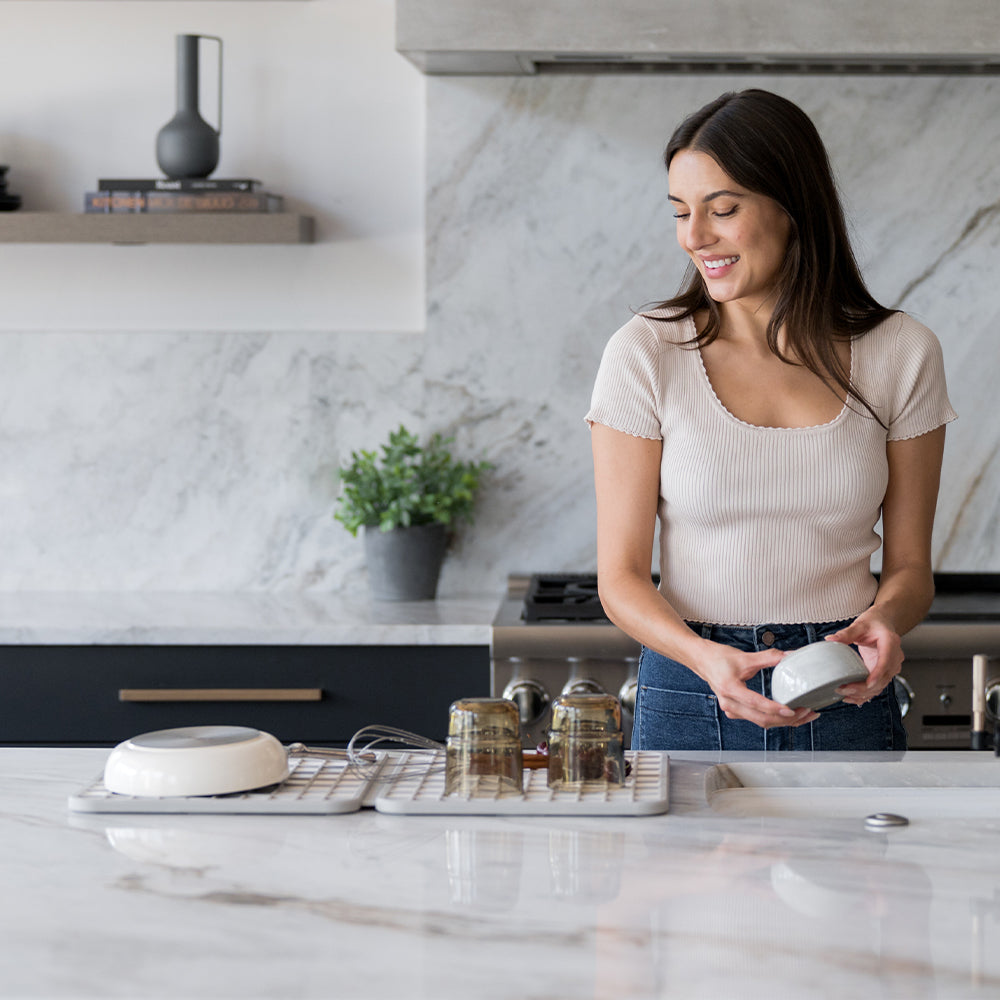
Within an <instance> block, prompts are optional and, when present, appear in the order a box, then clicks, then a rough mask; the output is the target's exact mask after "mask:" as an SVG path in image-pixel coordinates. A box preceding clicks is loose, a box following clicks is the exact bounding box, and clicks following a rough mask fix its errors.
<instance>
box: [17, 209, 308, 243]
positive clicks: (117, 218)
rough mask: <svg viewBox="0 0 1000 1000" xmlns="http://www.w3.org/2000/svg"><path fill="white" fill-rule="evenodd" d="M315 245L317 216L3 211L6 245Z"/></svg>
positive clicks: (288, 213)
mask: <svg viewBox="0 0 1000 1000" xmlns="http://www.w3.org/2000/svg"><path fill="white" fill-rule="evenodd" d="M312 242H313V219H312V216H309V215H297V214H295V213H294V212H260V213H257V212H246V213H243V212H232V213H229V212H205V213H203V214H197V215H195V214H189V213H183V214H182V213H177V214H170V213H165V214H163V215H158V214H156V215H149V214H145V213H141V214H135V215H129V214H121V215H116V214H113V213H111V214H108V215H101V214H84V213H80V212H0V243H126V244H128V243H312Z"/></svg>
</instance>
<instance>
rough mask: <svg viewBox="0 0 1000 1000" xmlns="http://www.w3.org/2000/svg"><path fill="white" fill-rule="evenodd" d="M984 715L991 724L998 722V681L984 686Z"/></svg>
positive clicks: (999, 710)
mask: <svg viewBox="0 0 1000 1000" xmlns="http://www.w3.org/2000/svg"><path fill="white" fill-rule="evenodd" d="M986 714H987V716H989V718H990V719H991V720H992V721H993V722H996V721H997V720H1000V681H990V682H989V684H987V685H986Z"/></svg>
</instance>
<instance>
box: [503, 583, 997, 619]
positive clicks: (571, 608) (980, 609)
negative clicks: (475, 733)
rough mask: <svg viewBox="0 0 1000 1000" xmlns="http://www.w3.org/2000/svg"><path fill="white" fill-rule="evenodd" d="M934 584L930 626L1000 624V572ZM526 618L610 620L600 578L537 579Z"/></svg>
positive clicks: (526, 600)
mask: <svg viewBox="0 0 1000 1000" xmlns="http://www.w3.org/2000/svg"><path fill="white" fill-rule="evenodd" d="M653 579H654V581H656V582H658V580H659V577H657V576H654V578H653ZM934 585H935V588H936V591H937V593H936V596H935V598H934V603H933V604H932V605H931V609H930V611H929V612H928V613H927V618H926V620H927V621H953V622H960V621H1000V573H935V574H934ZM521 618H522V620H523V621H525V622H529V623H530V622H587V621H607V620H608V616H607V615H606V614H605V612H604V608H603V606H602V605H601V599H600V598H599V597H598V596H597V574H596V573H535V574H532V575H531V577H529V579H528V586H527V590H526V591H525V594H524V603H523V606H522V609H521Z"/></svg>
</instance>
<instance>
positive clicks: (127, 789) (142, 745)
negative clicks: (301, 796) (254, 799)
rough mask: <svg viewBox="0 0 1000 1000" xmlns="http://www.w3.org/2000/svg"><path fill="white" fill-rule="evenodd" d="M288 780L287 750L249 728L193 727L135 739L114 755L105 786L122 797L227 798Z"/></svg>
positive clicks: (120, 744) (119, 748)
mask: <svg viewBox="0 0 1000 1000" xmlns="http://www.w3.org/2000/svg"><path fill="white" fill-rule="evenodd" d="M287 777H288V752H287V751H286V750H285V748H284V747H283V746H282V745H281V744H280V743H279V742H278V741H277V740H276V739H275V738H274V737H273V736H271V734H270V733H262V732H260V731H259V730H257V729H249V728H246V727H244V726H188V727H186V728H183V729H160V730H157V731H156V732H152V733H143V735H141V736H135V737H133V738H132V739H130V740H126V741H125V742H124V743H119V744H118V746H116V747H115V748H114V750H112V751H111V754H110V755H109V757H108V760H107V763H106V764H105V765H104V787H105V788H107V790H108V791H109V792H116V793H117V794H119V795H140V796H154V797H165V796H176V795H185V796H186V795H228V794H229V793H231V792H246V791H250V790H251V789H253V788H264V787H266V786H267V785H275V784H277V783H278V782H279V781H284V779H285V778H287Z"/></svg>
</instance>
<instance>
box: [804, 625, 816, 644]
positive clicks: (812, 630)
mask: <svg viewBox="0 0 1000 1000" xmlns="http://www.w3.org/2000/svg"><path fill="white" fill-rule="evenodd" d="M816 633H817V629H816V626H815V625H814V624H813V623H812V622H807V623H806V642H807V643H809V642H815V641H816Z"/></svg>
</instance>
